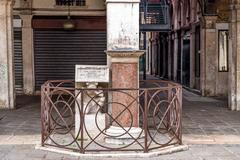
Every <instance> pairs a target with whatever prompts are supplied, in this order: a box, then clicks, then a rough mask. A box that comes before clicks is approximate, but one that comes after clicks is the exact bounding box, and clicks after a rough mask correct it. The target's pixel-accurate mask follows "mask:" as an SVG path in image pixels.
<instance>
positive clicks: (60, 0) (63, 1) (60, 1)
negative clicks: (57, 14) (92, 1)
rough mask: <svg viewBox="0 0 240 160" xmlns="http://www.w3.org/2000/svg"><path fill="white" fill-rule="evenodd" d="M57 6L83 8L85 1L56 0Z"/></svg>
mask: <svg viewBox="0 0 240 160" xmlns="http://www.w3.org/2000/svg"><path fill="white" fill-rule="evenodd" d="M56 5H57V6H68V5H69V6H85V5H86V0H56Z"/></svg>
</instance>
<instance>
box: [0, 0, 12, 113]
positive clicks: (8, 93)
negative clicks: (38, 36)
mask: <svg viewBox="0 0 240 160" xmlns="http://www.w3.org/2000/svg"><path fill="white" fill-rule="evenodd" d="M12 37H13V32H12V1H11V0H1V1H0V109H1V108H7V109H11V108H14V105H15V104H14V99H15V95H14V76H13V75H14V73H13V50H12V45H13V38H12Z"/></svg>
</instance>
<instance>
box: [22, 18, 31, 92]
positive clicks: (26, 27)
mask: <svg viewBox="0 0 240 160" xmlns="http://www.w3.org/2000/svg"><path fill="white" fill-rule="evenodd" d="M21 19H22V22H23V26H22V45H23V87H24V93H25V94H33V92H34V70H33V68H34V55H33V52H34V51H33V29H32V15H21Z"/></svg>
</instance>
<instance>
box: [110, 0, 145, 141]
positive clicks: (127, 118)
mask: <svg viewBox="0 0 240 160" xmlns="http://www.w3.org/2000/svg"><path fill="white" fill-rule="evenodd" d="M139 3H140V0H106V4H107V55H108V65H109V66H110V68H111V86H112V88H138V87H139V57H140V56H141V55H142V54H143V53H144V52H143V51H140V50H139ZM126 92H127V93H128V94H129V95H130V96H129V95H126V94H123V93H120V92H114V93H113V94H112V101H113V102H114V104H112V107H111V110H112V111H111V112H112V113H111V114H112V116H113V118H116V117H117V116H118V115H119V113H121V112H122V111H123V110H124V109H125V107H128V109H127V110H125V111H124V112H123V113H122V114H121V115H119V116H118V118H116V121H115V122H113V123H112V126H111V127H110V128H109V129H108V130H107V134H108V135H113V136H117V135H121V134H122V133H124V132H125V131H124V129H122V127H124V128H125V127H126V128H129V127H132V129H131V130H130V131H129V133H130V134H133V136H136V137H138V136H139V133H140V132H141V129H140V128H138V125H139V106H138V104H137V101H138V100H136V101H135V102H133V103H132V101H134V98H137V96H138V91H126ZM133 97H134V98H133ZM120 103H121V104H120ZM129 112H131V113H129ZM128 138H129V139H130V138H131V137H130V136H129V135H128V134H126V135H124V136H120V137H116V138H113V139H106V141H107V142H109V143H117V144H122V143H125V142H123V141H125V140H126V139H128ZM121 141H122V142H121Z"/></svg>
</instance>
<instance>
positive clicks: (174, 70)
mask: <svg viewBox="0 0 240 160" xmlns="http://www.w3.org/2000/svg"><path fill="white" fill-rule="evenodd" d="M178 41H179V39H178V35H177V32H175V33H174V53H173V57H174V58H173V80H174V81H175V82H176V81H177V70H178Z"/></svg>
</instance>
